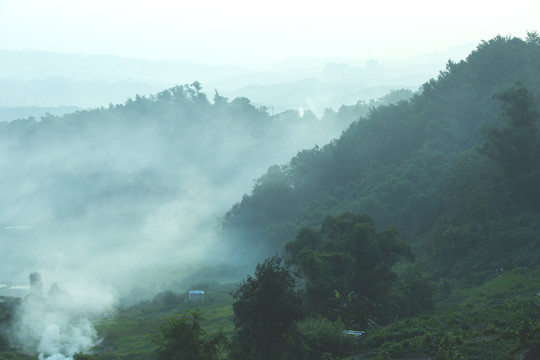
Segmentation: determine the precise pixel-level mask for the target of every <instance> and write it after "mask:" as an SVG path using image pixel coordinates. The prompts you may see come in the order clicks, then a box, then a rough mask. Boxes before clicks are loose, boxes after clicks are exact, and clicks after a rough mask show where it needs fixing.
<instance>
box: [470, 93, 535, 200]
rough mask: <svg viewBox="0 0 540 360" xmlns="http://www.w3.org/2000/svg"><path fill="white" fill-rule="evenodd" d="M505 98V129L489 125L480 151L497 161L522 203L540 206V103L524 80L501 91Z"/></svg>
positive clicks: (512, 192)
mask: <svg viewBox="0 0 540 360" xmlns="http://www.w3.org/2000/svg"><path fill="white" fill-rule="evenodd" d="M493 97H494V98H495V99H498V100H501V101H503V102H504V103H503V111H502V116H503V118H504V119H505V120H506V122H507V126H506V127H503V128H493V127H490V128H485V129H484V134H485V136H486V141H485V142H484V143H483V145H482V147H481V149H480V152H481V153H482V154H484V155H486V156H487V157H489V158H490V159H492V160H494V161H495V162H496V163H497V164H498V165H499V166H500V168H501V171H502V173H503V177H504V180H505V185H506V186H508V190H509V192H510V194H511V195H512V198H513V199H514V201H516V202H517V203H518V204H524V203H527V204H528V205H532V206H539V205H540V193H538V190H536V188H537V185H538V181H539V180H540V162H539V160H538V159H539V156H540V142H539V139H538V128H537V125H536V124H537V122H538V119H540V113H539V112H538V108H537V103H536V101H535V99H534V97H533V96H532V94H531V93H530V92H529V90H527V89H526V88H525V87H524V86H523V85H522V84H521V83H519V82H518V83H516V84H515V85H514V86H513V87H511V88H509V89H508V90H506V91H504V92H501V93H497V94H495V95H494V96H493Z"/></svg>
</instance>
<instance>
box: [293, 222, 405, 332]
mask: <svg viewBox="0 0 540 360" xmlns="http://www.w3.org/2000/svg"><path fill="white" fill-rule="evenodd" d="M285 249H286V250H287V252H288V253H289V255H290V261H291V262H292V263H293V264H295V265H296V266H297V267H298V270H299V272H300V274H301V276H302V277H304V278H305V280H306V285H305V301H306V304H307V305H308V307H309V308H310V309H311V311H312V312H313V313H315V314H321V315H323V316H326V317H328V318H330V319H336V318H337V317H338V316H340V317H341V318H342V319H343V321H344V322H345V323H346V324H347V325H351V324H362V325H365V324H366V322H367V320H368V319H370V318H375V319H377V321H379V320H382V321H388V320H389V317H391V316H392V314H393V313H395V311H394V309H393V304H392V300H391V297H390V289H391V288H392V286H393V285H394V283H395V281H396V280H397V276H396V274H395V273H394V272H393V271H392V267H393V266H394V265H395V264H396V263H397V262H398V261H399V260H400V259H409V260H412V257H413V256H412V252H411V250H410V248H409V246H408V245H407V244H406V243H404V242H403V241H400V240H398V239H397V234H396V232H395V230H394V229H392V228H389V229H386V230H384V231H381V232H377V231H376V229H375V226H374V223H373V220H372V219H371V218H370V217H369V216H367V215H353V214H351V213H343V214H342V215H340V216H337V217H333V216H328V217H327V218H326V220H325V221H324V222H323V224H322V226H321V228H320V230H319V231H315V230H313V229H309V228H304V229H302V230H300V232H299V233H298V236H297V238H296V240H294V241H291V242H289V243H287V244H286V245H285Z"/></svg>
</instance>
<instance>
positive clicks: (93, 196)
mask: <svg viewBox="0 0 540 360" xmlns="http://www.w3.org/2000/svg"><path fill="white" fill-rule="evenodd" d="M538 24H540V6H539V4H538V2H537V1H536V0H518V1H513V2H512V3H508V2H507V1H476V2H470V1H464V0H459V1H454V2H452V3H440V2H434V1H427V0H422V1H420V0H416V1H409V2H403V1H390V0H389V1H377V2H372V3H366V2H358V1H351V0H338V1H333V2H320V1H315V2H313V1H283V0H277V1H274V2H271V3H270V2H269V3H267V4H262V3H256V2H252V1H251V2H250V1H246V0H232V1H228V2H223V1H197V2H194V1H192V2H172V1H165V0H155V1H152V2H148V1H126V0H114V1H104V0H94V1H77V2H74V1H68V0H51V1H38V0H0V125H2V126H3V125H5V124H8V123H9V122H13V123H15V122H14V121H13V120H14V119H26V118H28V117H30V116H31V117H33V118H35V119H37V122H38V123H40V124H41V125H40V126H41V127H40V129H42V130H40V131H39V137H37V135H35V132H32V131H30V132H29V133H25V132H24V131H21V132H20V134H25V135H24V136H20V137H13V138H7V139H6V138H5V139H4V140H3V141H2V142H1V143H0V172H1V174H2V176H1V179H0V185H1V187H2V189H1V190H2V191H1V194H0V256H2V260H1V262H0V295H3V296H5V295H11V296H23V297H25V300H24V301H23V303H22V305H21V307H20V309H19V311H18V314H17V319H18V322H17V323H16V326H15V327H14V328H13V329H7V330H6V329H3V330H2V331H9V332H10V333H11V338H12V341H13V343H14V344H16V345H17V346H19V347H21V348H22V349H25V350H26V351H27V352H29V353H30V354H34V355H36V358H39V359H49V360H56V359H70V358H72V356H73V355H74V354H75V353H76V352H86V351H88V350H89V349H90V348H91V347H92V346H94V345H96V344H98V343H99V341H100V336H99V334H97V332H96V331H95V329H94V327H93V325H92V321H93V320H95V319H98V318H102V317H103V316H105V314H107V316H110V315H111V314H114V309H115V307H116V306H117V305H118V304H119V302H120V299H121V298H124V297H126V296H127V295H129V294H130V293H131V291H132V289H133V288H135V287H137V288H139V289H144V290H145V291H147V294H152V293H155V292H157V291H160V290H164V289H169V288H173V289H174V290H175V291H183V290H185V287H187V286H189V285H191V284H190V283H189V282H188V281H189V279H191V278H190V276H192V275H193V274H196V273H197V271H198V270H200V269H201V268H206V267H210V268H211V267H215V266H221V265H223V264H228V265H227V266H231V267H232V268H234V267H235V266H239V265H242V266H246V267H245V268H242V270H239V272H237V273H234V271H233V272H232V273H231V274H228V275H227V276H226V274H225V275H223V277H222V279H218V280H223V281H227V280H231V281H232V280H237V279H238V278H239V277H241V276H243V271H244V270H243V269H245V272H247V271H250V270H249V269H250V266H252V265H253V264H250V263H247V262H246V259H243V258H239V257H234V254H235V253H236V252H237V251H236V250H237V249H229V248H227V246H226V245H227V244H223V243H221V242H220V238H219V230H220V223H221V221H222V219H223V217H224V214H225V213H226V211H227V210H228V209H230V208H231V206H232V205H233V204H234V203H236V202H239V201H240V200H241V199H242V195H243V194H246V193H249V192H250V191H251V189H252V186H253V181H254V179H257V178H258V177H260V176H261V175H262V174H264V172H265V171H266V170H267V169H268V168H269V166H271V165H272V164H284V163H286V162H287V161H288V160H289V159H290V158H291V157H292V156H294V155H295V154H296V153H297V152H298V151H299V150H301V149H304V148H312V147H313V146H316V145H318V146H324V144H326V143H328V142H329V141H331V140H332V139H333V138H336V137H338V136H339V135H340V133H341V131H342V130H344V129H345V127H346V124H341V126H335V127H332V128H331V130H327V131H319V132H316V131H313V129H312V127H310V126H304V125H299V126H298V127H295V128H294V129H292V130H290V131H288V132H284V133H279V134H280V135H279V136H280V137H279V138H277V137H276V138H275V139H274V140H275V142H274V143H271V142H268V143H265V144H266V145H264V146H267V147H265V148H263V149H258V147H261V146H263V145H262V141H260V139H259V138H257V135H256V134H255V135H254V133H253V132H250V131H248V130H247V129H243V128H234V127H231V126H229V125H228V124H218V125H215V124H214V123H213V124H214V125H213V126H211V127H210V126H208V127H200V128H199V127H196V126H193V127H191V128H189V129H187V128H186V129H185V131H184V129H182V131H181V132H180V131H179V132H178V133H170V132H168V131H167V130H166V129H165V130H164V129H163V128H160V126H158V125H156V123H158V122H157V121H156V122H155V123H154V122H152V121H147V120H145V121H141V123H140V124H138V125H133V126H125V123H124V122H122V121H123V120H122V121H120V120H118V121H116V118H115V117H114V111H115V110H114V109H115V105H116V104H124V103H126V102H128V101H129V100H128V98H130V99H136V98H137V95H139V96H147V97H149V98H151V97H152V96H153V95H156V94H158V93H160V92H162V91H163V90H165V89H169V88H172V87H173V86H176V85H183V84H191V83H193V82H194V81H198V82H200V83H201V84H202V87H203V89H202V91H204V93H206V95H207V96H208V98H209V100H210V102H211V103H212V98H213V96H214V93H215V91H217V92H218V93H219V95H221V96H224V97H227V98H228V100H229V101H233V99H235V98H238V97H246V98H248V99H250V100H251V102H252V104H253V105H254V106H255V107H260V106H264V107H266V108H267V111H268V113H269V114H270V115H275V114H279V113H281V112H284V111H286V110H288V109H293V110H294V111H298V114H300V117H301V114H302V113H303V112H304V111H305V113H306V114H308V115H309V114H310V112H309V111H307V110H308V109H309V110H312V111H313V112H314V113H315V114H316V115H317V116H318V117H319V118H321V117H322V114H323V113H324V111H325V109H327V108H332V109H333V110H335V111H337V110H338V109H339V107H340V106H341V105H344V104H345V105H353V104H356V103H357V102H358V101H365V102H369V101H370V100H375V99H378V98H381V97H383V96H384V95H386V94H388V93H389V92H390V91H391V90H393V89H402V88H404V89H409V90H412V91H417V90H418V88H419V86H420V85H421V84H422V83H423V82H425V81H427V80H428V79H429V78H430V77H435V76H437V74H438V72H439V71H440V70H443V69H444V66H445V63H446V62H447V61H448V59H452V60H454V61H459V60H461V59H464V58H465V57H466V56H467V54H468V53H470V51H471V50H473V49H474V48H475V46H476V45H477V44H478V43H479V42H480V41H481V40H489V39H491V38H493V37H494V36H496V35H498V34H501V35H513V36H520V37H523V36H524V35H525V34H526V31H528V30H535V27H537V26H538ZM242 101H243V100H242ZM242 101H240V103H241V104H242ZM110 104H111V105H110ZM243 104H244V105H245V101H244V102H243ZM101 107H103V109H102V111H103V114H108V115H107V116H110V117H109V118H107V124H108V125H107V127H105V126H103V127H102V128H100V127H93V126H91V125H88V126H85V127H82V128H78V127H77V126H79V125H77V124H81V122H71V123H69V122H66V121H63V120H62V119H61V118H52V117H51V116H49V117H45V118H44V119H43V120H40V118H41V116H43V115H44V114H46V113H49V114H52V115H59V116H60V115H62V114H64V113H68V114H69V113H73V112H74V111H78V110H85V109H94V108H101ZM107 109H108V110H107ZM107 111H109V112H107ZM143 113H144V112H143V110H141V113H140V117H141V118H142V117H144V116H148V115H147V114H146V115H143ZM80 114H82V115H80V116H81V118H84V116H86V115H85V114H86V113H84V112H81V113H80ZM88 116H90V115H88ZM91 116H94V115H91ZM104 116H105V115H104ZM119 116H120V115H119ZM133 118H134V119H137V118H138V115H133ZM149 118H151V119H159V115H155V116H154V115H152V116H149ZM55 119H56V120H55ZM59 119H61V120H59ZM65 119H67V120H70V119H71V118H69V117H66V118H65ZM65 119H64V120H65ZM103 121H104V122H105V120H103ZM96 122H99V118H92V119H91V121H90V120H88V123H86V124H90V123H92V124H93V123H96ZM134 123H135V120H134ZM17 124H18V125H19V126H20V128H21V129H22V128H24V127H25V126H27V124H28V122H25V121H19V122H18V123H17ZM73 124H75V125H73ZM111 124H112V125H111ZM30 127H31V126H30V125H29V128H30ZM59 128H62V129H65V132H63V133H61V134H58V133H54V131H53V132H50V130H51V129H52V130H55V129H59ZM101 129H103V131H100V130H101ZM276 134H277V133H276ZM33 136H36V138H34V137H33ZM223 138H226V139H228V140H227V141H223V140H222V139H223ZM175 139H181V141H180V140H178V141H175ZM257 149H258V150H260V151H255V150H257ZM239 253H240V252H239ZM31 274H32V275H31Z"/></svg>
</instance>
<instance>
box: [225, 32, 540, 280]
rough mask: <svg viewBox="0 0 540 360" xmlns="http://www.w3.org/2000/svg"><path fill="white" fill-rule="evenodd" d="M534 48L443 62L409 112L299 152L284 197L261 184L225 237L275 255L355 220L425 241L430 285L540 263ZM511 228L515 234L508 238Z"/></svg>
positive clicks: (539, 82) (374, 114) (368, 120)
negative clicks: (303, 236)
mask: <svg viewBox="0 0 540 360" xmlns="http://www.w3.org/2000/svg"><path fill="white" fill-rule="evenodd" d="M535 36H536V37H537V35H535V34H534V33H531V34H529V37H528V39H527V40H526V41H524V40H521V39H519V38H512V37H501V36H498V37H496V38H494V39H492V40H489V41H484V42H482V43H481V44H480V45H479V46H478V47H477V49H476V50H475V51H473V52H472V53H471V54H470V55H469V56H468V57H467V58H466V59H465V60H463V61H460V62H454V61H449V62H448V65H447V67H446V69H445V70H444V71H442V72H441V73H440V74H439V76H438V78H437V79H432V80H430V81H428V82H427V83H426V84H424V85H423V87H422V92H421V93H419V94H415V95H414V96H413V97H412V98H411V99H410V100H409V101H404V102H400V103H397V104H393V105H389V106H381V107H377V108H373V109H372V110H371V111H370V113H369V114H368V115H367V116H366V117H364V118H361V119H360V120H358V121H355V122H354V123H352V124H351V126H350V127H349V128H348V129H347V130H346V131H344V132H343V134H342V135H341V136H340V137H339V138H338V139H336V140H334V141H332V142H331V143H329V144H327V145H325V146H323V147H320V148H319V147H316V148H313V149H311V150H303V151H301V152H299V153H298V155H297V156H296V157H294V158H293V159H291V161H290V162H289V163H288V164H285V165H282V166H280V167H279V169H280V174H281V175H280V176H281V179H283V184H284V185H283V189H285V188H287V186H288V188H287V191H286V192H285V191H284V192H282V193H276V192H274V191H273V190H272V191H271V189H269V188H265V187H264V186H262V184H257V185H256V186H255V188H254V190H253V192H252V194H251V195H247V196H245V197H244V200H243V201H242V202H241V203H239V204H237V205H235V207H233V208H232V209H231V210H230V211H229V213H228V215H227V220H226V222H225V225H224V230H225V231H224V236H225V237H226V238H227V239H229V238H233V239H235V240H238V241H241V243H242V244H244V246H242V247H243V248H245V247H254V246H256V248H258V249H264V248H265V247H264V246H260V245H259V244H260V243H263V244H265V245H266V246H267V247H268V248H269V249H268V251H272V252H274V251H278V250H279V245H280V244H284V243H286V242H287V241H290V240H291V239H292V238H293V236H294V234H295V233H296V232H297V231H298V230H300V229H302V228H303V227H305V226H308V227H312V228H313V227H316V226H319V224H321V223H322V221H324V219H325V218H326V216H328V215H336V214H340V213H342V212H344V211H350V212H353V213H366V214H369V215H370V216H371V217H372V218H373V219H374V221H375V222H374V225H375V227H376V228H377V229H385V228H387V227H389V226H394V227H395V228H396V229H397V230H398V231H399V234H400V238H401V239H403V240H405V241H407V242H409V243H414V242H418V241H420V244H416V245H415V249H416V250H418V251H419V254H421V255H422V257H421V258H420V262H421V264H422V270H424V271H426V270H429V271H430V273H431V274H432V275H434V276H441V275H443V276H445V277H447V278H453V277H455V276H458V277H461V278H463V277H467V278H468V279H469V280H471V281H474V282H478V281H482V279H485V278H486V277H485V276H483V275H479V274H476V275H475V274H473V272H475V273H477V272H487V271H493V269H496V268H500V267H501V266H504V265H502V264H501V263H505V262H507V259H510V258H512V259H510V260H509V261H508V263H509V264H513V265H518V264H519V263H520V261H519V260H518V258H523V257H526V258H527V262H531V261H532V262H534V261H538V260H540V259H538V256H535V255H532V254H536V253H539V252H540V250H539V249H540V248H539V247H538V246H539V244H538V241H537V240H536V239H538V238H540V237H539V236H537V234H538V230H537V229H536V225H535V224H537V223H538V222H537V220H536V219H535V218H536V215H535V214H536V213H537V210H538V209H539V208H540V200H539V199H540V187H539V186H538V183H540V168H539V167H540V162H539V161H538V159H539V158H540V150H539V147H540V146H539V141H538V131H537V130H536V128H537V124H535V123H537V120H536V119H537V118H538V112H537V111H538V109H537V107H536V105H535V104H536V103H537V102H538V99H540V46H538V44H537V42H536V41H535V40H534V39H536V37H535ZM516 81H517V82H516ZM493 94H496V95H495V96H494V95H493ZM501 101H502V103H503V105H504V108H503V112H502V116H501V111H500V106H501ZM483 129H485V130H483ZM479 149H481V151H480V152H479V151H478V150H479ZM269 198H271V199H272V201H273V204H275V203H276V202H282V204H283V207H282V211H281V212H279V215H280V216H279V217H275V216H274V217H271V216H266V215H265V212H266V211H267V209H270V207H268V208H267V207H266V205H267V203H266V202H263V201H260V200H259V199H261V200H262V199H269ZM272 208H275V206H273V207H272ZM273 213H274V212H273ZM510 217H511V218H512V219H511V218H510ZM519 219H529V220H528V221H526V222H523V221H520V220H519ZM512 223H515V224H517V223H521V224H522V225H519V226H518V227H513V228H508V227H507V226H511V224H512ZM284 224H286V228H287V229H288V230H287V231H283V229H284V228H285V226H284ZM502 224H505V225H504V226H506V228H504V227H503V226H502ZM240 228H241V229H243V232H242V233H241V236H239V235H240V234H239V232H238V229H240ZM294 230H296V231H294ZM535 234H536V235H535ZM253 239H257V241H256V244H257V245H256V244H254V241H253ZM526 239H528V240H526ZM527 241H528V242H527ZM518 243H519V244H522V245H518ZM520 246H524V247H526V248H527V251H524V250H523V249H524V248H521V249H520ZM295 251H299V250H295ZM312 255H313V256H311V259H312V260H313V261H323V262H324V261H327V262H329V261H332V260H331V259H330V257H328V256H327V258H326V259H320V258H317V256H315V255H316V254H312ZM337 259H338V257H337V255H333V260H336V261H342V260H343V263H344V264H346V263H347V259H340V260H337ZM510 266H512V265H510ZM469 280H467V281H469Z"/></svg>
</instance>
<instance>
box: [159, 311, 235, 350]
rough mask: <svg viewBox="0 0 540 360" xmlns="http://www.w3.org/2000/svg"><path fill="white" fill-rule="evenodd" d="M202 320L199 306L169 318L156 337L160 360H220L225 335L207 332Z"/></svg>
mask: <svg viewBox="0 0 540 360" xmlns="http://www.w3.org/2000/svg"><path fill="white" fill-rule="evenodd" d="M201 321H202V315H201V311H200V310H198V309H197V310H194V311H188V312H186V313H184V314H183V315H182V316H176V317H173V318H168V319H166V320H165V321H164V322H163V323H162V324H161V326H160V327H159V332H158V333H157V334H156V336H155V343H156V345H157V350H156V354H157V359H162V360H175V359H177V360H212V359H218V358H219V354H220V346H222V345H223V344H224V342H225V337H224V336H223V334H222V333H221V332H218V333H217V334H214V335H208V334H207V332H206V331H205V330H204V329H203V328H202V326H201Z"/></svg>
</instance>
